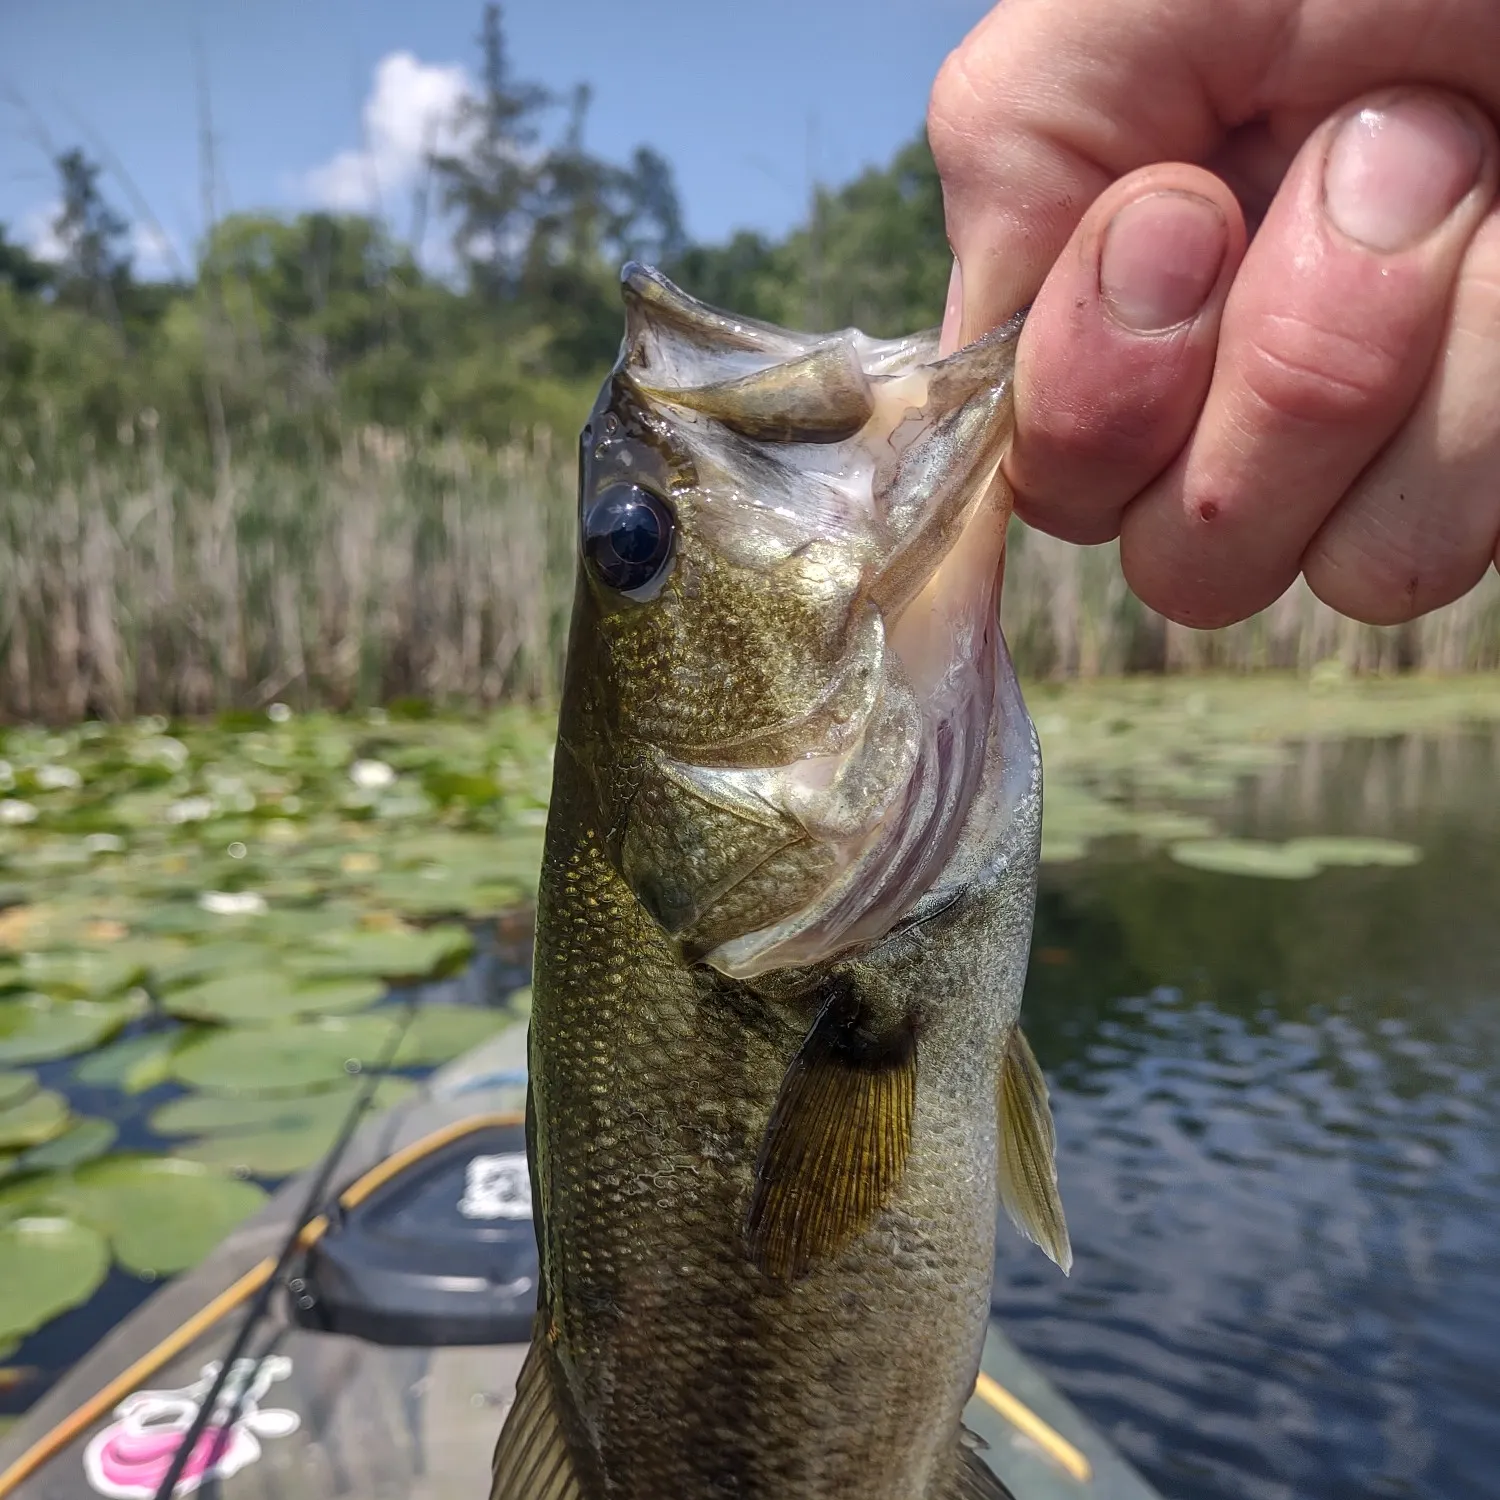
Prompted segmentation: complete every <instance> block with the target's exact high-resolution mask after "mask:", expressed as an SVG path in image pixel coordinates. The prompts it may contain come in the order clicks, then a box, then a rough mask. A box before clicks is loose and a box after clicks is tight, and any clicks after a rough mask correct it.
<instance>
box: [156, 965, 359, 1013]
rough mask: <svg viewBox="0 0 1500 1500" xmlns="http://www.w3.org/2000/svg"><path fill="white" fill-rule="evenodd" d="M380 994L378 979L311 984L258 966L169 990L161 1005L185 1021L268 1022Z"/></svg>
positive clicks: (341, 1007) (346, 1006) (346, 1007)
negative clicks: (202, 982)
mask: <svg viewBox="0 0 1500 1500" xmlns="http://www.w3.org/2000/svg"><path fill="white" fill-rule="evenodd" d="M384 994H385V986H384V985H383V984H381V983H379V982H378V981H376V980H369V979H342V980H339V979H335V980H329V981H325V982H323V983H312V982H309V981H308V980H307V979H306V978H301V977H297V976H293V975H290V974H286V973H279V972H277V971H276V970H274V969H273V970H266V969H264V968H260V969H258V970H257V972H255V973H253V974H225V975H221V976H220V977H219V978H217V979H210V980H208V981H207V982H206V983H204V984H199V985H192V986H190V987H189V988H186V989H180V990H172V991H170V992H169V993H168V994H167V995H166V996H165V998H164V999H163V1001H162V1003H163V1005H164V1006H165V1007H166V1008H167V1009H168V1010H169V1011H171V1012H172V1014H173V1015H176V1016H183V1017H186V1018H187V1019H189V1020H197V1021H217V1022H224V1023H227V1024H229V1025H236V1024H239V1025H254V1026H269V1025H274V1024H275V1023H277V1022H279V1021H289V1020H293V1019H295V1018H297V1017H300V1016H327V1015H344V1014H347V1013H349V1012H351V1011H357V1010H365V1009H366V1008H368V1007H369V1006H371V1005H373V1004H374V1003H375V1002H376V1001H377V1000H379V999H380V998H381V996H382V995H384Z"/></svg>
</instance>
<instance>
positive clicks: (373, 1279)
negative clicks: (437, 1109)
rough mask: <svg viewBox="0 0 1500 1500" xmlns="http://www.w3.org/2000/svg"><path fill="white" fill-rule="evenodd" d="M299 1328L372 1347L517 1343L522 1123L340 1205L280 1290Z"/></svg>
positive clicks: (529, 1270)
mask: <svg viewBox="0 0 1500 1500" xmlns="http://www.w3.org/2000/svg"><path fill="white" fill-rule="evenodd" d="M288 1291H289V1293H290V1299H289V1300H290V1302H291V1304H292V1316H293V1317H294V1319H295V1320H296V1322H297V1323H298V1324H300V1325H301V1326H302V1327H304V1328H310V1329H320V1330H323V1331H324V1332H328V1333H342V1334H350V1335H353V1336H354V1337H357V1338H362V1339H367V1340H369V1341H370V1342H372V1343H376V1344H387V1345H403V1346H411V1345H421V1346H428V1347H438V1346H443V1345H452V1344H509V1343H524V1342H526V1341H527V1340H528V1339H529V1338H530V1337H531V1322H532V1316H533V1314H534V1313H535V1311H536V1291H537V1249H536V1231H535V1228H534V1227H533V1224H532V1219H531V1185H530V1179H529V1177H528V1175H527V1168H526V1131H525V1127H524V1126H522V1125H519V1124H517V1125H489V1126H484V1127H481V1128H479V1129H476V1130H474V1131H472V1132H470V1133H467V1134H465V1135H462V1136H460V1137H458V1138H457V1139H456V1140H451V1141H448V1142H447V1143H446V1144H444V1145H442V1146H439V1147H438V1148H437V1149H436V1150H434V1151H433V1152H432V1153H431V1154H430V1155H427V1156H423V1157H421V1158H420V1159H418V1160H416V1161H414V1162H412V1163H411V1164H410V1165H408V1166H407V1167H405V1168H404V1169H403V1170H402V1171H400V1172H399V1173H398V1174H397V1175H396V1176H394V1177H393V1178H392V1179H391V1180H390V1181H389V1182H386V1183H384V1184H382V1185H381V1186H380V1187H378V1188H377V1189H376V1190H375V1191H374V1192H373V1193H371V1195H370V1196H369V1197H368V1198H366V1199H365V1200H364V1202H363V1203H361V1204H359V1205H358V1206H357V1207H355V1208H351V1209H340V1210H338V1211H337V1213H336V1214H335V1215H334V1216H333V1222H332V1223H331V1225H330V1227H329V1229H328V1232H327V1233H326V1234H325V1235H324V1236H323V1237H322V1239H320V1240H319V1241H318V1242H317V1243H316V1244H315V1245H313V1246H312V1247H311V1248H310V1249H309V1250H308V1252H307V1254H306V1258H305V1260H304V1262H303V1264H302V1265H301V1267H299V1268H298V1271H297V1273H296V1274H295V1275H294V1276H293V1278H292V1280H291V1281H290V1282H289V1284H288Z"/></svg>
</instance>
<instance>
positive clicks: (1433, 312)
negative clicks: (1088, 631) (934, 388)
mask: <svg viewBox="0 0 1500 1500" xmlns="http://www.w3.org/2000/svg"><path fill="white" fill-rule="evenodd" d="M1495 117H1500V5H1497V4H1496V3H1495V0H1448V3H1445V4H1442V5H1434V4H1433V3H1432V0H1230V3H1224V4H1205V3H1203V0H1005V3H1004V4H1002V5H1000V6H999V7H998V8H997V9H996V10H994V11H993V12H992V13H991V14H990V15H989V16H988V17H987V18H986V19H985V20H984V21H982V22H981V23H980V24H979V26H978V27H976V28H975V30H974V31H973V32H972V33H971V34H970V35H969V37H968V38H967V39H966V40H965V42H964V43H963V45H962V46H961V47H960V48H959V49H958V50H957V51H956V52H955V53H954V54H953V56H952V57H950V58H949V59H948V62H947V63H946V64H945V65H944V68H943V70H942V72H941V74H940V75H939V77H938V80H937V83H936V85H935V87H934V90H933V95H932V105H931V109H930V112H929V119H928V130H929V138H930V140H931V143H932V149H933V154H934V156H935V158H936V160H937V164H938V169H939V171H940V173H941V174H942V178H943V185H944V194H945V201H946V206H947V217H948V232H949V239H950V242H951V244H952V246H953V249H954V253H955V256H956V269H955V276H954V287H953V289H952V291H951V292H950V297H949V315H948V317H947V318H945V322H944V341H945V348H952V347H956V345H957V344H958V343H960V342H968V341H969V340H971V339H974V338H977V337H978V336H979V335H981V334H982V333H984V332H985V331H986V330H987V329H989V328H991V327H993V326H995V325H996V324H997V323H999V322H1001V321H1002V320H1003V319H1004V318H1005V317H1007V316H1008V315H1009V314H1010V313H1011V312H1013V311H1014V310H1015V309H1016V308H1017V307H1019V306H1022V305H1024V304H1025V303H1026V301H1027V300H1028V299H1033V298H1034V301H1033V302H1032V310H1031V313H1030V315H1029V317H1028V319H1027V324H1026V327H1025V329H1024V331H1023V334H1022V338H1021V343H1020V346H1019V350H1018V358H1017V369H1016V409H1017V431H1016V440H1015V443H1014V445H1013V447H1012V451H1011V455H1010V458H1009V460H1008V465H1007V467H1008V473H1009V476H1010V478H1011V480H1012V482H1013V484H1014V485H1015V488H1016V491H1017V509H1018V511H1019V513H1020V514H1021V515H1022V517H1023V518H1024V519H1025V520H1027V521H1028V522H1030V523H1031V524H1033V525H1035V526H1038V527H1040V528H1042V529H1043V530H1046V531H1050V532H1052V533H1054V534H1055V535H1057V536H1061V537H1064V538H1066V539H1068V540H1071V541H1077V542H1101V541H1107V540H1109V539H1110V538H1111V537H1113V536H1115V535H1117V534H1118V535H1119V537H1120V553H1121V561H1122V564H1123V566H1124V570H1125V575H1126V578H1127V579H1128V581H1129V582H1130V585H1131V587H1132V588H1133V589H1134V590H1135V592H1136V593H1137V594H1138V595H1139V596H1140V597H1141V598H1142V599H1144V600H1145V602H1146V603H1147V604H1149V605H1151V606H1152V607H1154V608H1155V609H1157V610H1159V611H1160V612H1161V613H1162V614H1164V615H1167V616H1168V617H1169V618H1171V619H1173V620H1176V621H1178V622H1180V623H1182V624H1187V625H1193V626H1199V627H1204V628H1206V627H1212V626H1217V625H1224V624H1228V623H1231V622H1233V621H1235V620H1239V619H1243V618H1245V617H1246V616H1248V615H1251V614H1253V613H1255V612H1256V611H1257V610H1259V609H1262V608H1264V607H1265V606H1267V605H1269V604H1270V603H1272V602H1273V601H1274V600H1275V599H1276V598H1278V597H1279V596H1280V595H1281V594H1282V593H1283V592H1284V591H1285V589H1286V588H1287V587H1288V586H1289V585H1290V584H1291V583H1292V582H1293V581H1294V580H1295V579H1296V577H1297V574H1298V571H1299V570H1301V571H1303V572H1304V573H1305V574H1306V576H1307V581H1308V584H1309V586H1310V587H1311V588H1312V590H1313V592H1314V593H1316V594H1317V595H1318V596H1319V597H1320V598H1322V599H1323V600H1324V601H1325V602H1327V603H1328V604H1330V605H1331V606H1333V607H1334V608H1335V609H1337V610H1339V611H1340V612H1342V613H1343V614H1346V615H1349V616H1352V617H1353V618H1355V619H1358V620H1364V621H1367V622H1370V623H1374V624H1391V623H1396V622H1399V621H1403V620H1408V619H1411V618H1414V617H1415V616H1417V615H1420V614H1423V613H1426V612H1427V611H1429V610H1432V609H1435V608H1437V607H1438V606H1440V605H1443V604H1446V603H1448V602H1450V601H1451V600H1453V599H1456V598H1458V597H1459V596H1460V595H1462V594H1464V593H1466V592H1467V591H1468V590H1469V589H1470V588H1472V587H1473V586H1474V585H1475V584H1476V583H1477V582H1478V581H1479V580H1480V578H1481V577H1482V576H1483V575H1484V573H1485V571H1486V570H1487V569H1488V568H1489V566H1490V564H1491V563H1492V562H1496V563H1497V564H1500V555H1497V541H1500V212H1496V211H1495V209H1494V203H1495V198H1496V190H1497V175H1500V146H1497V140H1496V131H1495V127H1494V125H1493V123H1492V119H1493V118H1495ZM1188 163H1201V165H1189V164H1188ZM1247 217H1248V219H1249V221H1250V223H1251V225H1252V226H1254V230H1255V232H1254V238H1253V239H1251V240H1250V241H1249V243H1248V247H1247V229H1246V219H1247Z"/></svg>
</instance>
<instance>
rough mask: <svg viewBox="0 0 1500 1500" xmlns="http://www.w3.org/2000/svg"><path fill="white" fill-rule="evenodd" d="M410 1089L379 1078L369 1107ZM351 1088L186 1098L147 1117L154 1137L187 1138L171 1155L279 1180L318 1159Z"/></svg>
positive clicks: (397, 1081)
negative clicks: (286, 1094)
mask: <svg viewBox="0 0 1500 1500" xmlns="http://www.w3.org/2000/svg"><path fill="white" fill-rule="evenodd" d="M414 1089H415V1086H414V1085H413V1084H411V1083H409V1082H407V1081H406V1080H405V1079H403V1078H386V1079H382V1080H381V1082H380V1084H379V1086H378V1087H377V1088H376V1090H375V1099H374V1108H376V1109H385V1108H388V1107H389V1106H391V1105H393V1104H399V1103H401V1102H402V1100H404V1099H407V1098H409V1097H410V1096H411V1094H412V1093H413V1092H414ZM353 1092H354V1091H353V1087H352V1086H350V1087H347V1088H334V1089H330V1090H327V1091H325V1092H323V1093H318V1094H307V1095H299V1096H295V1097H290V1098H289V1097H284V1096H283V1097H270V1098H256V1097H244V1096H218V1095H212V1094H190V1095H188V1096H187V1097H186V1098H182V1099H174V1100H172V1101H171V1102H170V1103H168V1104H164V1105H162V1107H161V1108H160V1109H158V1110H157V1111H156V1112H155V1113H154V1114H153V1115H152V1116H151V1128H152V1129H153V1130H154V1131H156V1132H157V1134H158V1135H165V1136H184V1137H191V1139H186V1140H183V1141H181V1142H179V1143H178V1145H177V1147H176V1151H177V1154H178V1155H180V1156H186V1157H190V1158H192V1159H193V1160H195V1161H198V1162H203V1163H206V1164H208V1165H210V1166H216V1167H224V1168H228V1169H229V1170H231V1171H234V1172H246V1173H250V1174H252V1175H253V1176H256V1177H282V1176H285V1175H287V1174H288V1173H291V1172H300V1171H301V1170H302V1168H304V1167H310V1166H312V1164H313V1163H314V1162H316V1161H318V1160H320V1159H321V1158H322V1156H323V1153H324V1152H325V1151H327V1149H328V1143H329V1141H330V1140H332V1139H333V1137H334V1136H335V1135H336V1134H337V1133H338V1129H339V1126H340V1125H341V1124H342V1123H343V1120H344V1117H345V1116H346V1115H347V1114H348V1112H349V1106H350V1102H351V1100H352V1097H353Z"/></svg>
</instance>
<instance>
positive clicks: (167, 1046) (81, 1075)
mask: <svg viewBox="0 0 1500 1500" xmlns="http://www.w3.org/2000/svg"><path fill="white" fill-rule="evenodd" d="M182 1043H183V1034H182V1032H180V1031H156V1032H149V1033H147V1034H146V1035H145V1036H132V1037H126V1038H125V1039H124V1040H123V1041H119V1042H115V1043H113V1044H112V1045H111V1046H108V1047H105V1048H104V1049H103V1050H102V1051H99V1052H95V1053H92V1054H91V1055H90V1056H88V1057H86V1058H84V1059H83V1061H82V1062H80V1063H79V1064H78V1066H77V1067H76V1068H74V1069H73V1077H74V1078H76V1079H77V1080H78V1082H79V1083H85V1084H88V1085H89V1086H90V1087H91V1088H106V1089H119V1090H120V1091H121V1092H122V1093H126V1094H143V1093H145V1092H146V1090H147V1089H154V1088H156V1087H157V1086H158V1085H159V1084H163V1083H165V1082H166V1081H167V1080H168V1079H169V1078H170V1077H171V1076H172V1053H173V1052H175V1051H176V1050H177V1048H178V1047H179V1046H181V1045H182Z"/></svg>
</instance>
